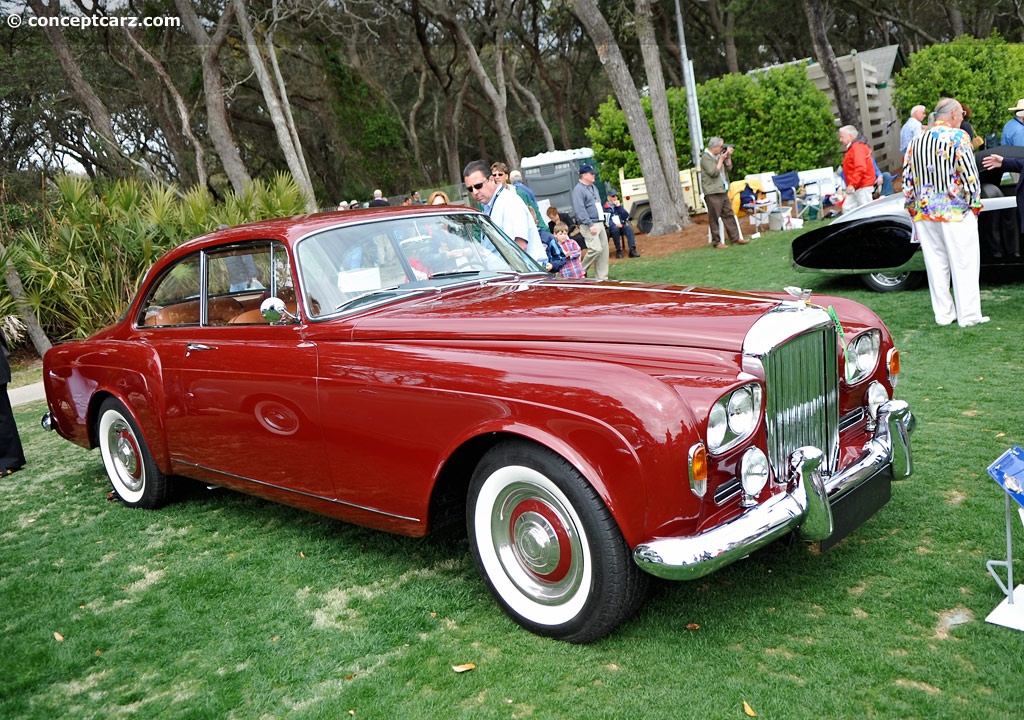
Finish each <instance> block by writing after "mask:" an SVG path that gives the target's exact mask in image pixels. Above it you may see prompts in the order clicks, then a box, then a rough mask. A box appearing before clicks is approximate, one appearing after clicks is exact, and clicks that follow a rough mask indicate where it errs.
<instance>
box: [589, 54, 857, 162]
mask: <svg viewBox="0 0 1024 720" xmlns="http://www.w3.org/2000/svg"><path fill="white" fill-rule="evenodd" d="M667 95H668V100H669V108H670V112H671V114H672V119H673V128H674V130H675V134H676V137H675V140H676V152H677V154H678V156H679V158H680V163H681V164H686V161H685V158H688V157H689V156H690V139H689V129H688V127H687V122H686V97H685V93H684V91H683V90H682V89H679V88H669V89H668V91H667ZM697 103H698V105H699V107H700V113H701V128H702V130H703V133H704V140H705V142H706V141H707V140H708V139H709V138H710V137H712V136H715V135H718V136H721V137H723V138H725V141H726V142H727V143H730V144H735V145H736V155H735V156H734V159H733V162H734V167H733V171H732V175H733V177H742V176H744V175H747V174H750V173H758V172H786V171H789V170H802V169H807V168H815V167H821V166H823V165H832V164H835V162H836V158H835V155H836V153H837V152H838V149H839V146H838V141H837V139H836V134H835V130H834V127H835V125H834V121H833V117H832V114H831V111H830V109H829V102H828V98H827V97H826V96H825V94H824V93H822V92H821V91H819V90H818V89H817V88H816V87H815V86H814V83H812V82H811V81H810V79H809V78H808V77H807V72H806V70H805V68H804V66H802V65H786V66H783V67H779V68H773V69H771V70H768V71H766V72H764V73H761V74H759V75H757V76H752V75H744V74H731V75H726V76H724V77H722V78H716V79H713V80H709V81H708V82H706V83H703V84H702V85H698V86H697ZM644 110H645V111H646V112H647V113H648V121H649V122H650V123H651V124H652V127H653V120H652V119H651V116H650V102H649V101H648V100H646V99H645V100H644ZM587 136H588V138H589V139H590V143H591V147H592V148H593V149H594V157H595V158H596V159H597V160H598V162H600V163H602V164H604V165H606V166H610V167H614V168H619V167H621V168H623V169H624V172H625V173H626V176H627V177H635V176H636V175H639V174H640V164H639V161H638V160H637V157H636V149H635V148H634V147H633V141H632V138H631V137H630V135H629V131H628V128H627V126H626V119H625V115H624V114H623V112H622V110H620V109H619V107H618V104H617V103H616V102H615V100H614V99H613V98H609V99H608V100H607V101H605V102H604V103H603V104H602V105H601V107H600V108H599V111H598V115H597V117H596V118H594V119H593V120H592V121H591V123H590V125H589V127H588V128H587Z"/></svg>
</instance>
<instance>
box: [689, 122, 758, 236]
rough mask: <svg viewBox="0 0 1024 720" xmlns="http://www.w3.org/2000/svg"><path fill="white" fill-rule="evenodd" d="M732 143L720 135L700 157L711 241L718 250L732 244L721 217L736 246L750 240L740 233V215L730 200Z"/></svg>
mask: <svg viewBox="0 0 1024 720" xmlns="http://www.w3.org/2000/svg"><path fill="white" fill-rule="evenodd" d="M732 151H733V146H732V145H726V144H725V141H724V140H722V138H720V137H713V138H711V139H710V140H708V149H707V150H705V151H704V154H703V155H701V156H700V186H701V190H702V191H703V192H704V204H705V205H706V206H707V209H708V225H709V226H710V228H711V242H712V244H713V245H714V246H715V248H716V249H723V248H726V247H728V245H726V243H725V241H723V240H722V234H721V232H720V231H719V229H718V220H719V218H721V220H722V224H723V225H724V226H725V234H726V235H728V236H729V242H730V243H731V244H733V245H746V244H747V243H748V242H749V241H748V240H747V239H746V238H744V237H743V236H742V235H741V234H740V227H739V224H738V223H737V222H736V215H735V214H733V211H732V201H731V200H729V171H730V170H732Z"/></svg>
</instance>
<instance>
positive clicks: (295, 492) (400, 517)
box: [172, 458, 423, 523]
mask: <svg viewBox="0 0 1024 720" xmlns="http://www.w3.org/2000/svg"><path fill="white" fill-rule="evenodd" d="M172 459H173V460H174V462H176V463H179V464H180V465H188V466H189V467H194V468H196V469H197V470H204V471H206V472H211V473H216V474H217V475H228V476H230V477H233V478H236V479H238V480H243V481H245V482H247V483H252V484H253V485H259V486H261V487H265V488H271V489H273V490H283V491H284V492H287V493H291V494H292V495H300V496H302V497H308V498H313V499H314V500H322V501H324V502H329V503H331V504H333V505H340V506H342V507H347V508H352V509H354V510H364V511H365V512H370V513H374V514H375V515H383V516H384V517H389V518H394V519H395V520H405V521H408V522H414V523H419V522H423V521H422V520H421V519H420V518H414V517H407V516H405V515H397V514H395V513H389V512H385V511H384V510H378V509H377V508H372V507H367V506H365V505H357V504H356V503H350V502H345V501H344V500H338V499H336V498H329V497H324V496H323V495H315V494H313V493H308V492H303V491H301V490H295V489H293V488H288V487H284V486H282V485H274V484H273V483H268V482H263V481H262V480H254V479H253V478H250V477H244V476H242V475H235V474H234V473H229V472H224V471H223V470H214V469H213V468H209V467H206V466H205V465H199V464H197V463H194V462H189V461H187V460H182V459H180V458H172ZM203 482H204V483H205V484H206V486H207V489H210V488H213V487H221V486H220V485H218V484H217V483H211V482H208V481H203ZM227 489H228V490H234V488H231V487H227ZM236 492H240V491H236Z"/></svg>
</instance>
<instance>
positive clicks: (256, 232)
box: [168, 205, 479, 256]
mask: <svg viewBox="0 0 1024 720" xmlns="http://www.w3.org/2000/svg"><path fill="white" fill-rule="evenodd" d="M451 212H459V213H466V212H469V213H479V211H478V210H474V209H473V208H470V207H466V206H462V205H413V206H396V207H377V208H366V209H362V210H341V211H333V212H322V213H311V214H309V215H295V216H292V217H285V218H273V219H270V220H258V221H256V222H250V223H245V224H243V225H236V226H233V227H221V228H218V229H217V230H214V231H213V232H209V233H206V234H205V235H200V236H199V237H195V238H192V239H191V240H186V241H185V242H183V243H182V244H181V245H178V246H177V247H176V248H175V249H174V250H172V251H171V252H170V253H168V254H173V255H175V256H179V255H184V254H188V253H190V252H195V251H196V250H198V249H200V248H203V247H206V246H207V245H210V244H217V245H220V244H223V243H230V242H241V241H243V240H251V239H257V238H263V239H268V240H281V241H284V242H286V243H289V244H291V243H293V242H295V241H296V240H298V239H300V238H303V237H305V236H307V235H309V234H311V233H314V232H317V231H319V230H326V229H328V228H335V227H344V226H346V225H358V224H360V223H364V222H374V221H378V220H386V219H389V218H401V217H410V216H418V215H437V214H448V213H451Z"/></svg>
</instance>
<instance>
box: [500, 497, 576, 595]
mask: <svg viewBox="0 0 1024 720" xmlns="http://www.w3.org/2000/svg"><path fill="white" fill-rule="evenodd" d="M498 500H499V501H498V502H497V504H495V506H494V512H493V514H492V516H491V532H492V537H493V542H494V546H495V550H496V551H497V555H498V558H499V560H500V562H501V564H502V567H503V568H504V570H505V573H506V575H507V576H508V577H509V579H511V580H512V582H513V583H515V585H516V587H518V588H519V589H520V591H522V592H523V593H525V594H527V595H528V596H530V597H531V598H533V600H534V601H535V602H540V603H544V604H552V605H554V604H558V603H560V602H563V601H564V600H565V599H566V598H568V597H571V596H572V595H573V594H574V593H575V592H576V591H577V590H578V589H579V586H580V582H581V578H582V576H583V562H582V548H581V546H580V538H579V534H578V532H577V531H576V529H575V526H574V524H573V523H572V521H571V520H570V518H569V514H568V513H567V512H566V510H565V508H564V507H562V505H561V504H560V503H559V502H558V500H557V498H555V497H553V496H550V495H548V494H547V493H546V492H544V490H543V489H540V488H537V487H533V486H531V485H518V484H517V485H510V486H509V487H507V488H505V489H504V491H503V492H502V494H501V497H499V498H498Z"/></svg>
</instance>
